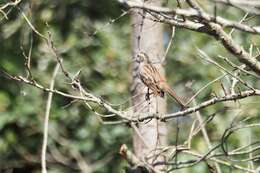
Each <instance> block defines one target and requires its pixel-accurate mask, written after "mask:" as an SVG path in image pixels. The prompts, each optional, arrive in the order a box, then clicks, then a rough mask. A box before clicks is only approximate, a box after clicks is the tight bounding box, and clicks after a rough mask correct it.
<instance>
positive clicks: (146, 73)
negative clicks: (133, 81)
mask: <svg viewBox="0 0 260 173" xmlns="http://www.w3.org/2000/svg"><path fill="white" fill-rule="evenodd" d="M136 61H137V62H139V63H140V64H139V69H138V75H139V78H140V79H141V81H142V82H143V83H144V84H145V85H146V86H147V87H148V93H147V95H146V98H148V99H149V89H151V90H152V92H153V94H154V95H155V96H158V95H160V96H161V97H164V93H165V92H166V93H168V94H169V95H170V96H171V97H172V98H173V99H174V100H175V101H176V102H177V103H178V104H180V105H181V107H182V108H184V107H185V103H184V102H183V101H182V99H181V98H180V97H179V96H178V95H177V94H176V93H175V92H174V91H173V90H172V89H171V87H170V86H169V85H168V83H167V81H166V79H165V77H164V76H163V75H162V74H161V73H160V72H159V70H158V69H157V68H156V67H155V66H154V65H152V63H151V62H150V61H149V57H148V55H147V54H146V53H144V52H140V53H139V54H138V55H137V59H136ZM147 96H148V97H147Z"/></svg>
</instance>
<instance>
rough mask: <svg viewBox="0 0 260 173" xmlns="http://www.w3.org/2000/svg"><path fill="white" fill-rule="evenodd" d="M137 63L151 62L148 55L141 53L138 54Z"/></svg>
mask: <svg viewBox="0 0 260 173" xmlns="http://www.w3.org/2000/svg"><path fill="white" fill-rule="evenodd" d="M136 61H137V62H138V63H149V62H150V61H149V57H148V55H147V54H146V53H144V52H140V53H138V54H137V56H136Z"/></svg>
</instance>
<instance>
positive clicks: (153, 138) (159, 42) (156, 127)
mask: <svg viewBox="0 0 260 173" xmlns="http://www.w3.org/2000/svg"><path fill="white" fill-rule="evenodd" d="M161 2H162V0H145V2H144V3H148V4H152V5H157V6H160V5H161ZM146 17H149V14H147V13H145V12H144V11H143V10H133V13H132V21H133V35H132V46H133V57H135V56H136V55H137V54H138V53H139V52H140V51H142V52H145V53H146V54H147V55H148V56H149V57H150V60H151V61H152V62H157V64H155V65H156V66H157V67H158V68H159V69H160V70H161V72H162V73H164V70H163V68H162V66H161V65H160V63H158V62H160V59H161V58H162V57H163V56H162V55H163V31H162V30H163V28H162V25H161V24H160V23H155V22H153V21H151V20H149V19H146ZM138 65H139V64H138V63H136V62H135V61H133V66H132V67H133V68H132V76H133V81H132V88H131V92H132V97H133V99H132V102H133V105H135V107H134V111H135V112H143V113H144V112H145V113H148V112H149V113H156V112H158V113H159V114H161V113H165V111H166V101H165V99H162V98H160V97H156V98H155V97H153V96H151V98H150V101H149V102H150V104H149V103H148V101H146V100H145V94H146V92H147V88H146V87H145V86H144V84H143V83H142V82H141V81H140V79H139V78H138V75H137V70H138ZM140 103H143V104H141V105H140ZM144 106H145V107H144ZM138 129H139V130H138V131H139V132H140V133H139V134H137V133H136V131H135V134H134V138H133V144H134V152H135V154H136V156H137V157H138V158H140V159H145V160H146V157H147V156H148V155H149V156H151V155H153V154H154V149H155V148H158V147H160V146H162V145H165V144H166V141H167V140H166V134H167V130H166V125H165V123H162V122H159V121H157V120H152V121H150V122H148V123H146V122H140V123H139V124H138ZM140 136H142V139H140ZM144 141H145V143H146V144H147V145H148V147H147V145H145V144H144ZM162 159H163V158H160V157H159V158H156V159H150V160H149V159H148V160H147V161H148V162H149V163H152V162H155V161H159V160H160V161H161V160H162ZM156 169H158V170H159V168H156Z"/></svg>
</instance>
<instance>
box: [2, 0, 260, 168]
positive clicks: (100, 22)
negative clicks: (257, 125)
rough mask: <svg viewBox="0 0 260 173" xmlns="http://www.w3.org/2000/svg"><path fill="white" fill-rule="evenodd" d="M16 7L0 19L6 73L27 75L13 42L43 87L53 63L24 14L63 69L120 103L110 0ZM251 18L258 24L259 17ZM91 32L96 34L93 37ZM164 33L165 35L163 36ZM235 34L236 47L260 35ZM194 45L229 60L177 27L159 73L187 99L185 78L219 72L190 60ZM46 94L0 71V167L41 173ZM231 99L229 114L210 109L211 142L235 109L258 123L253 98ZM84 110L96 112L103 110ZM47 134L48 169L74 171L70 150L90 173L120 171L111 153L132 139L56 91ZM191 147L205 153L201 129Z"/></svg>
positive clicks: (123, 83) (122, 44)
mask: <svg viewBox="0 0 260 173" xmlns="http://www.w3.org/2000/svg"><path fill="white" fill-rule="evenodd" d="M6 2H7V1H6ZM1 3H2V2H1ZM3 3H4V2H3ZM170 5H172V4H170ZM19 8H20V10H19V9H18V8H12V9H10V10H11V11H10V13H9V14H8V17H9V19H8V20H6V19H1V20H0V52H1V55H0V67H1V68H4V69H5V70H7V71H9V72H10V73H11V74H14V75H22V76H26V75H27V71H26V69H25V68H24V63H25V58H24V57H23V55H22V53H23V51H22V49H21V47H22V48H23V49H24V51H25V53H26V54H28V52H29V50H30V45H32V55H31V70H32V73H33V77H34V78H35V79H36V80H37V81H38V82H39V83H41V84H43V85H44V86H49V81H50V79H51V76H52V73H53V69H54V66H55V65H56V59H55V57H54V56H53V55H52V53H50V50H49V49H48V47H47V46H46V43H45V41H44V40H43V39H41V38H40V37H39V36H37V35H36V34H35V33H33V32H32V31H31V29H30V27H29V26H28V24H27V23H26V22H25V20H24V19H23V18H22V15H21V11H23V12H24V13H25V14H26V15H27V16H28V18H29V19H30V21H31V22H32V24H33V25H34V26H35V27H36V28H37V30H39V32H41V33H43V34H44V35H47V32H50V33H51V36H52V38H53V41H54V45H55V47H56V48H57V50H58V52H59V53H60V54H61V56H62V57H63V64H64V67H65V68H66V70H67V71H69V72H70V73H71V74H76V73H77V72H78V71H79V70H81V75H80V78H81V81H82V85H83V86H84V87H86V88H87V89H89V90H91V91H92V92H93V93H94V94H96V95H99V96H102V97H103V98H104V99H106V100H108V101H109V102H111V103H114V104H120V103H123V102H124V101H125V100H127V99H129V97H130V94H129V84H130V63H131V58H130V57H131V53H130V52H131V51H130V50H131V48H130V41H129V40H130V32H131V26H130V25H131V24H130V21H129V19H128V17H123V18H121V19H120V20H119V21H118V22H115V23H112V24H110V25H106V24H107V23H108V21H109V19H111V18H116V17H118V16H119V15H120V13H121V9H120V8H119V6H118V4H117V2H116V1H108V0H98V1H93V0H86V1H81V0H55V1H52V0H45V1H37V0H30V1H23V2H22V3H21V4H20V5H19ZM229 13H231V12H230V11H228V12H227V14H229ZM237 14H240V13H239V12H238V11H236V10H235V12H232V14H230V18H236V15H237ZM236 19H237V18H236ZM255 22H256V23H257V22H258V23H259V19H258V20H255ZM96 30H97V31H98V32H97V34H95V35H93V33H94V32H95V31H96ZM166 31H167V28H166ZM165 34H166V35H167V36H168V34H169V32H168V31H167V32H165ZM234 35H235V39H236V41H237V42H238V43H240V44H243V46H244V48H245V49H248V48H249V44H247V43H248V42H249V41H248V40H250V41H252V40H253V41H254V42H255V43H256V44H258V45H259V39H256V38H255V37H254V36H248V35H245V34H242V33H236V32H235V33H234ZM166 41H168V40H167V39H166ZM196 47H198V48H200V49H203V50H204V51H205V52H207V53H208V54H209V55H210V56H211V57H213V58H214V59H215V60H216V61H218V62H219V63H221V64H223V65H224V63H223V61H221V60H219V59H217V55H219V54H221V55H223V56H227V57H229V56H230V54H229V53H227V52H226V51H224V48H223V47H221V46H220V45H219V44H218V42H217V41H215V40H213V39H211V38H209V37H208V36H205V35H202V34H197V33H194V32H191V31H186V30H183V29H177V30H176V34H175V38H174V41H173V45H172V49H171V50H170V52H169V54H168V56H167V65H166V71H167V73H166V74H167V78H168V80H169V83H171V84H173V83H174V88H175V89H176V90H177V91H178V92H179V93H183V94H182V95H184V96H187V97H190V94H189V93H188V89H187V88H184V87H183V86H184V85H185V83H188V82H192V90H193V92H195V91H197V90H199V89H200V88H201V87H203V86H204V85H205V84H207V83H208V82H210V81H211V80H213V79H215V78H216V77H218V76H219V75H221V74H222V73H221V72H220V71H219V69H217V68H216V67H215V66H213V65H211V64H208V63H205V62H204V61H203V60H202V59H200V58H199V56H198V54H197V51H196ZM234 62H236V61H234ZM236 63H237V62H236ZM226 67H228V66H226ZM228 68H229V69H230V70H232V68H230V67H228ZM242 77H245V76H242ZM222 82H223V83H224V84H225V86H226V87H227V88H228V87H230V81H229V79H228V78H223V79H222ZM249 82H250V83H251V84H252V85H254V86H259V84H260V83H259V81H256V80H253V79H251V78H250V79H249ZM55 87H56V88H59V89H60V90H62V91H66V92H70V93H73V89H71V87H70V85H68V81H67V80H66V79H65V78H64V76H63V74H62V73H61V72H59V74H58V76H57V78H56V83H55ZM239 87H241V88H242V86H241V85H240V86H239ZM239 87H238V88H237V89H238V90H239ZM213 91H214V92H215V93H216V94H217V95H223V90H222V88H221V85H220V82H216V83H214V84H213V85H211V86H210V87H208V88H207V89H206V90H205V91H204V92H203V93H202V94H200V95H199V96H198V98H197V102H201V101H202V100H204V99H208V98H210V97H211V96H210V94H212V92H213ZM186 92H187V93H188V94H187V93H186ZM46 100H47V93H44V92H43V91H41V90H39V89H36V88H34V87H32V86H29V85H24V84H21V83H16V82H13V81H11V80H8V79H7V78H5V77H4V75H1V76H0V172H1V171H2V170H3V171H6V170H13V172H39V171H40V154H41V145H42V129H43V119H44V113H45V106H46ZM173 105H174V103H173V102H172V101H171V102H170V104H169V105H168V111H169V112H173V111H175V107H174V106H173ZM235 105H236V106H234V105H232V109H233V110H231V111H226V112H223V113H217V115H216V117H215V118H214V120H213V121H212V122H211V123H210V124H209V125H208V127H207V128H208V129H209V136H210V138H211V139H212V140H213V141H218V140H219V139H220V138H221V135H222V133H223V130H224V129H225V128H227V127H228V126H229V125H230V124H231V123H232V121H233V119H234V117H236V116H237V114H239V116H241V117H246V116H255V117H258V119H259V107H258V106H257V105H259V98H248V99H246V100H243V101H241V102H240V103H236V104H235ZM93 106H94V107H95V108H96V110H97V111H100V112H102V111H103V110H101V109H100V108H98V107H96V106H95V105H93ZM122 106H125V105H122ZM223 106H231V104H230V103H223V104H218V105H215V106H212V107H209V108H208V109H207V110H205V111H203V112H202V115H203V117H207V116H209V115H210V114H212V113H214V112H216V110H219V109H221V108H223ZM237 110H241V111H240V113H236V112H235V111H237ZM192 118H193V117H187V118H184V119H181V121H180V126H181V128H180V130H182V131H185V132H183V133H181V135H180V141H181V142H183V141H185V139H187V135H188V133H189V131H188V130H187V129H189V128H190V126H191V124H190V119H192ZM256 119H257V118H256ZM169 125H170V133H169V134H175V132H176V128H175V124H173V125H172V124H171V123H169ZM171 125H172V126H171ZM249 134H250V135H251V137H252V141H256V140H257V139H259V137H260V136H259V134H260V133H259V129H253V130H252V131H251V130H247V131H246V130H245V131H243V133H242V132H241V133H238V134H234V135H233V136H232V138H230V145H231V147H237V146H240V145H241V144H245V141H246V140H247V139H245V138H246V137H245V136H248V135H249ZM49 136H50V137H49V144H48V155H47V156H48V168H49V173H61V172H62V173H63V172H64V173H66V172H80V170H79V169H78V165H76V160H77V159H79V155H80V156H81V157H83V158H85V160H86V162H87V164H88V165H89V166H90V168H91V169H93V172H100V173H101V172H111V173H112V172H122V170H123V168H124V166H125V165H126V163H125V162H124V161H122V158H120V156H119V154H118V150H119V148H120V145H121V144H123V143H126V144H128V145H131V131H130V130H129V128H128V127H127V126H126V125H123V124H121V125H104V124H102V122H101V121H100V119H99V118H98V117H97V116H96V115H95V114H94V113H93V112H92V111H90V110H88V109H87V108H86V107H85V106H83V104H82V103H80V102H74V101H73V100H71V99H68V98H64V97H61V96H57V95H54V98H53V102H52V107H51V114H50V128H49ZM169 139H170V143H175V136H174V135H173V136H170V137H169ZM192 145H193V146H194V147H195V148H199V149H201V152H205V151H206V150H207V149H206V147H205V143H204V142H203V140H202V138H201V135H200V134H199V135H198V137H196V138H195V139H194V142H193V144H192ZM55 156H56V158H55ZM205 170H207V169H206V166H205V165H202V166H196V167H194V168H189V169H187V170H181V171H183V172H203V171H204V172H205Z"/></svg>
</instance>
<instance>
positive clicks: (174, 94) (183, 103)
mask: <svg viewBox="0 0 260 173" xmlns="http://www.w3.org/2000/svg"><path fill="white" fill-rule="evenodd" d="M165 91H166V92H167V93H168V94H169V95H170V96H171V97H172V98H173V99H174V100H175V101H176V102H177V103H178V104H179V105H181V107H182V108H185V107H186V104H185V102H184V101H183V99H182V98H180V97H179V96H178V95H177V94H176V92H175V91H173V89H171V87H170V86H169V85H167V84H166V85H165Z"/></svg>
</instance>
